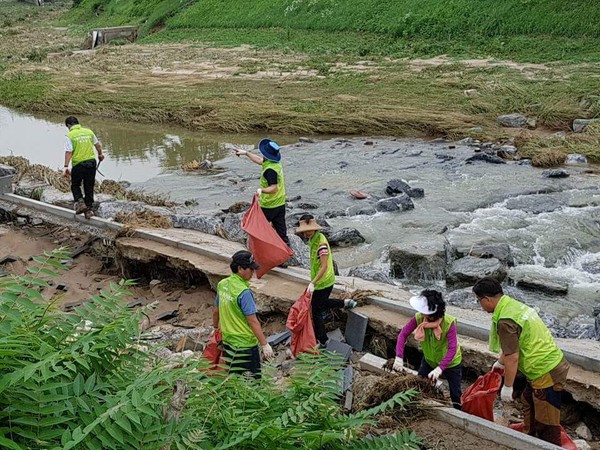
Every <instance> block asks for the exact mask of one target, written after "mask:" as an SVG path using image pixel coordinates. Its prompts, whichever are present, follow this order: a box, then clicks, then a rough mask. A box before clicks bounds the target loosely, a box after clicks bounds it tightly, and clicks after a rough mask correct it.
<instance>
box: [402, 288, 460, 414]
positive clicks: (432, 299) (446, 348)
mask: <svg viewBox="0 0 600 450" xmlns="http://www.w3.org/2000/svg"><path fill="white" fill-rule="evenodd" d="M409 302H410V305H411V306H412V307H413V308H414V309H415V310H417V314H415V316H414V317H413V318H412V319H410V321H409V322H408V323H407V324H406V325H404V326H403V327H402V331H401V332H400V334H399V335H398V340H397V342H396V359H395V360H394V366H393V369H394V370H395V371H397V372H399V371H401V370H402V369H403V368H404V346H405V345H406V340H407V339H408V337H409V336H410V334H411V333H413V334H414V338H415V340H416V341H417V342H418V343H420V345H421V349H422V350H423V359H422V360H421V365H420V367H419V372H418V373H419V375H420V376H421V377H423V378H429V379H430V380H431V381H432V382H434V383H435V382H437V381H438V379H439V378H440V375H444V377H445V378H446V380H448V387H449V388H450V399H451V400H452V406H454V407H455V408H456V409H460V397H461V381H462V352H461V349H460V345H459V344H458V333H457V332H456V318H455V317H453V316H451V315H450V314H446V302H444V299H443V297H442V294H441V293H440V292H438V291H435V290H430V289H426V290H424V291H423V292H421V294H420V295H418V296H415V297H412V298H411V299H410V300H409Z"/></svg>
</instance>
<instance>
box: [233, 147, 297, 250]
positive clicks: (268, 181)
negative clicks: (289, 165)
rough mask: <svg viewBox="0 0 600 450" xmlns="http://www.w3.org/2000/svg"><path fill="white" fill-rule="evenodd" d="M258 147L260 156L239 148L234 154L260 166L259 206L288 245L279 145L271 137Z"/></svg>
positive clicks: (283, 181) (283, 180) (283, 182)
mask: <svg viewBox="0 0 600 450" xmlns="http://www.w3.org/2000/svg"><path fill="white" fill-rule="evenodd" d="M258 149H259V150H260V153H261V154H262V156H260V155H255V154H254V153H252V152H249V151H246V150H240V149H235V154H236V155H237V156H241V155H246V156H247V157H248V159H249V160H250V161H252V162H254V163H256V164H260V165H261V166H262V172H261V175H260V188H258V189H257V191H256V193H257V194H258V201H259V203H260V207H261V209H262V211H263V213H264V214H265V217H266V218H267V220H268V221H269V222H271V225H273V228H275V231H276V232H277V234H278V235H279V237H280V238H281V239H282V240H283V242H285V243H286V244H288V245H289V243H290V241H289V239H288V237H287V226H286V223H285V200H286V197H285V179H284V177H283V167H282V165H281V151H280V148H279V145H277V143H276V142H275V141H272V140H271V139H263V140H262V141H260V142H259V143H258Z"/></svg>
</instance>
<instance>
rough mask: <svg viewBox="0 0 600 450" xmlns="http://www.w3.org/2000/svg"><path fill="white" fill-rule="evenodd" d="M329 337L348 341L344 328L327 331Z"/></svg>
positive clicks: (339, 340)
mask: <svg viewBox="0 0 600 450" xmlns="http://www.w3.org/2000/svg"><path fill="white" fill-rule="evenodd" d="M327 339H330V340H331V339H333V340H334V341H338V342H346V339H344V335H343V334H342V330H340V329H339V328H336V329H335V330H333V331H330V332H329V333H327Z"/></svg>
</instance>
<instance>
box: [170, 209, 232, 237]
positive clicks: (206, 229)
mask: <svg viewBox="0 0 600 450" xmlns="http://www.w3.org/2000/svg"><path fill="white" fill-rule="evenodd" d="M173 226H174V227H175V228H186V229H188V230H196V231H201V232H202V233H206V234H213V235H216V234H218V233H219V230H220V229H221V228H222V226H223V222H222V221H221V220H220V219H219V218H217V217H214V216H204V215H200V214H193V215H186V214H177V215H175V216H173Z"/></svg>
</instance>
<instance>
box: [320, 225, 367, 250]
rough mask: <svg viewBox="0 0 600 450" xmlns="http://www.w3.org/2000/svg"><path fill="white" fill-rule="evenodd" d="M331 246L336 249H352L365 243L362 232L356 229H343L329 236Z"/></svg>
mask: <svg viewBox="0 0 600 450" xmlns="http://www.w3.org/2000/svg"><path fill="white" fill-rule="evenodd" d="M328 239H329V244H330V245H333V246H336V247H350V246H352V245H356V244H362V243H363V242H365V238H364V237H363V235H362V234H360V231H358V230H356V229H354V228H342V229H341V230H338V231H335V232H333V233H331V234H330V235H329V238H328Z"/></svg>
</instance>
